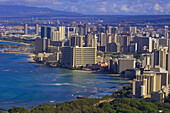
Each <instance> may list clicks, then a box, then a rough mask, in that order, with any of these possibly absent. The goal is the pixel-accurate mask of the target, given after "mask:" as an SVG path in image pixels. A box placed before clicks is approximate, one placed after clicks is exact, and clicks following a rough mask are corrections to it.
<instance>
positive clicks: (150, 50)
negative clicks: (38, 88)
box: [25, 24, 170, 101]
mask: <svg viewBox="0 0 170 113" xmlns="http://www.w3.org/2000/svg"><path fill="white" fill-rule="evenodd" d="M26 27H27V26H25V28H26ZM25 33H26V31H25ZM169 33H170V32H169V27H168V26H164V27H162V28H158V27H153V26H149V25H147V26H146V27H139V28H137V27H131V26H128V25H124V26H121V25H119V26H117V27H115V26H109V25H105V26H103V25H101V24H99V25H89V24H80V25H72V26H57V27H50V26H42V27H41V37H38V38H36V40H35V52H36V53H37V57H38V59H39V60H40V61H50V62H53V63H54V62H57V63H58V64H60V65H61V66H63V67H69V68H73V67H75V68H77V67H87V68H89V67H90V68H93V69H99V70H100V69H101V70H103V69H104V70H106V69H107V70H110V72H112V73H119V74H123V75H124V76H127V77H128V76H131V77H135V78H136V79H134V80H133V95H134V97H136V98H151V100H153V101H163V99H164V98H165V97H167V96H168V94H169V87H168V84H169V83H170V77H168V73H170V54H169V52H170V39H169ZM135 55H136V56H138V57H136V56H135ZM158 97H159V98H158Z"/></svg>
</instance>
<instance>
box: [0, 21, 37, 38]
mask: <svg viewBox="0 0 170 113" xmlns="http://www.w3.org/2000/svg"><path fill="white" fill-rule="evenodd" d="M39 33H40V27H39V24H35V25H34V26H32V25H30V26H29V25H28V24H24V26H0V37H1V38H13V37H15V38H19V39H35V38H37V37H39Z"/></svg>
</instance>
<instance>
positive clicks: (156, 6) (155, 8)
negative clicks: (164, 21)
mask: <svg viewBox="0 0 170 113" xmlns="http://www.w3.org/2000/svg"><path fill="white" fill-rule="evenodd" d="M154 10H155V11H158V12H163V8H162V7H161V6H160V5H159V4H158V3H156V4H155V6H154Z"/></svg>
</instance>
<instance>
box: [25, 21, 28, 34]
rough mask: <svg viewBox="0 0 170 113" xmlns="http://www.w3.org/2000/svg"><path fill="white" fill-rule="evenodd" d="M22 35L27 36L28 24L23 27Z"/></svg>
mask: <svg viewBox="0 0 170 113" xmlns="http://www.w3.org/2000/svg"><path fill="white" fill-rule="evenodd" d="M24 34H25V35H27V34H28V24H25V25H24Z"/></svg>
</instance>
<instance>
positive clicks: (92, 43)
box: [84, 33, 98, 47]
mask: <svg viewBox="0 0 170 113" xmlns="http://www.w3.org/2000/svg"><path fill="white" fill-rule="evenodd" d="M97 39H98V38H97V35H96V34H93V33H88V34H87V35H86V36H85V40H84V41H85V47H97Z"/></svg>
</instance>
